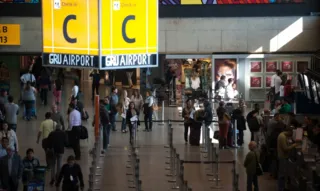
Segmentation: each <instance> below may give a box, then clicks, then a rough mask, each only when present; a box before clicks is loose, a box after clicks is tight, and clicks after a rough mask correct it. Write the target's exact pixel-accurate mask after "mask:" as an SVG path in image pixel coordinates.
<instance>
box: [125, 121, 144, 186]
mask: <svg viewBox="0 0 320 191" xmlns="http://www.w3.org/2000/svg"><path fill="white" fill-rule="evenodd" d="M137 127H138V123H137V121H133V122H132V137H130V148H129V149H128V150H129V154H128V157H129V160H128V161H127V162H128V165H127V166H126V168H127V169H128V170H129V172H127V173H126V175H128V176H132V179H129V183H130V184H129V186H128V187H129V188H133V189H135V190H136V191H141V189H142V188H141V187H142V181H141V180H140V159H139V156H138V153H137V147H138V145H137Z"/></svg>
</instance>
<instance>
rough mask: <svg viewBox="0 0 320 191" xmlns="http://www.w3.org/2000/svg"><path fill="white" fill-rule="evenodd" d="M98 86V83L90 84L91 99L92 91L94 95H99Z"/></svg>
mask: <svg viewBox="0 0 320 191" xmlns="http://www.w3.org/2000/svg"><path fill="white" fill-rule="evenodd" d="M99 87H100V84H92V99H93V98H94V91H96V95H99Z"/></svg>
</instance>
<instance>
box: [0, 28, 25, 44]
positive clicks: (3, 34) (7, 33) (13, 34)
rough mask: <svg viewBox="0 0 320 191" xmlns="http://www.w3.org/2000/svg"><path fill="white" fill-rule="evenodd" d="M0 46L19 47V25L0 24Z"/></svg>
mask: <svg viewBox="0 0 320 191" xmlns="http://www.w3.org/2000/svg"><path fill="white" fill-rule="evenodd" d="M0 45H4V46H7V45H20V25H19V24H0Z"/></svg>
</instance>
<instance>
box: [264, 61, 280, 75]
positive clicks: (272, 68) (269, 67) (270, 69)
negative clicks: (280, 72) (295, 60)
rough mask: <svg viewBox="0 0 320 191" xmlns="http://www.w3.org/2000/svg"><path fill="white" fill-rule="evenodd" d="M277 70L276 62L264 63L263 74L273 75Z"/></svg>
mask: <svg viewBox="0 0 320 191" xmlns="http://www.w3.org/2000/svg"><path fill="white" fill-rule="evenodd" d="M277 69H278V62H277V61H266V64H265V72H267V73H275V72H276V71H277Z"/></svg>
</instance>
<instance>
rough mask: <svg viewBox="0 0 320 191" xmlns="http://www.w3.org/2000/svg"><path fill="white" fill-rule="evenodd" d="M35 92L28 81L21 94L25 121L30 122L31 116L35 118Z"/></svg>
mask: <svg viewBox="0 0 320 191" xmlns="http://www.w3.org/2000/svg"><path fill="white" fill-rule="evenodd" d="M36 93H37V90H36V89H35V88H34V87H32V86H31V82H30V81H28V82H27V84H26V86H25V87H24V89H23V92H22V100H23V103H24V106H25V119H26V120H28V121H29V120H30V119H31V116H32V115H34V116H35V102H36Z"/></svg>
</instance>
